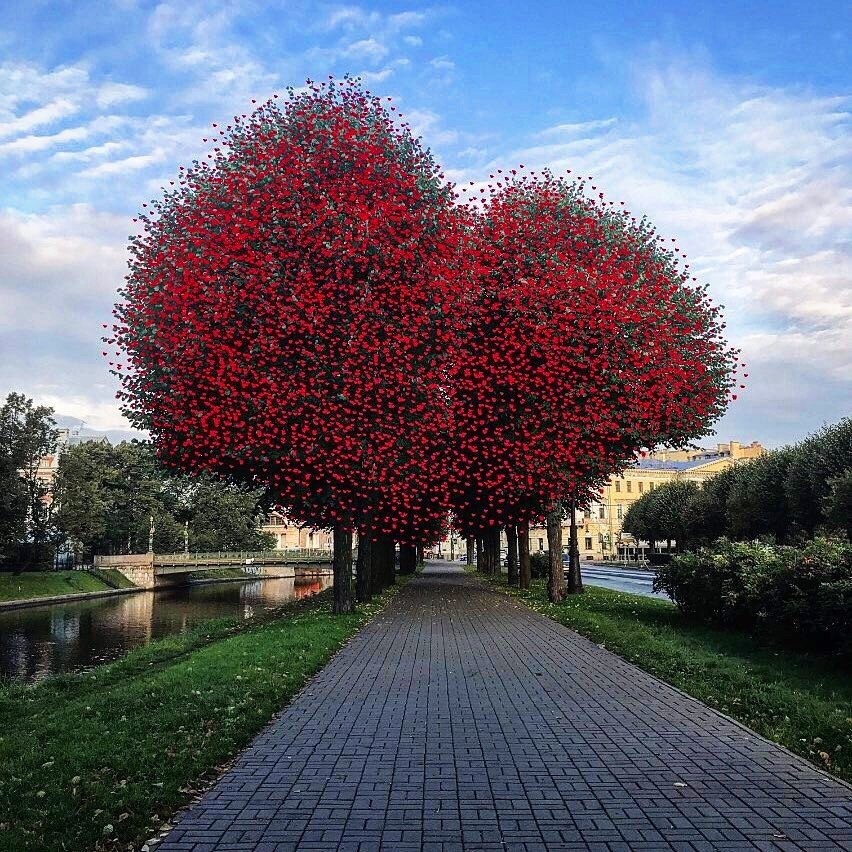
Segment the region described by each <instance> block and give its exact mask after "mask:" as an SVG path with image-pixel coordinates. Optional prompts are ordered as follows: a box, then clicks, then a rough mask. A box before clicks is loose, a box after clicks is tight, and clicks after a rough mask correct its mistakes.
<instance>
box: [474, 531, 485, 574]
mask: <svg viewBox="0 0 852 852" xmlns="http://www.w3.org/2000/svg"><path fill="white" fill-rule="evenodd" d="M482 540H483V539H482V536H481V535H478V536H477V537H476V570H477V571H479V572H480V573H481V574H484V573H485V547H484V546H483V543H482Z"/></svg>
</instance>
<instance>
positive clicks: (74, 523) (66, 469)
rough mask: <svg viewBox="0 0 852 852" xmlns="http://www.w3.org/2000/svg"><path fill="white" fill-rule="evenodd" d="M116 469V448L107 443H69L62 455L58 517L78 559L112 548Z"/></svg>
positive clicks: (57, 487) (56, 487) (56, 493)
mask: <svg viewBox="0 0 852 852" xmlns="http://www.w3.org/2000/svg"><path fill="white" fill-rule="evenodd" d="M117 473H118V471H117V467H116V459H115V449H114V448H113V447H111V446H110V445H109V444H107V443H101V442H95V441H86V442H84V443H82V444H77V445H76V446H73V447H69V448H68V449H66V450H65V451H64V452H63V453H62V456H61V457H60V459H59V469H58V470H57V473H56V480H55V482H54V496H53V499H54V504H55V506H56V511H55V521H56V526H57V529H58V530H59V531H60V532H61V533H62V534H63V535H64V536H65V537H66V538H67V539H68V541H69V543H70V544H71V546H72V548H73V550H74V554H75V557H76V558H77V559H78V560H80V559H85V558H86V556H88V555H91V554H94V553H106V552H109V551H110V550H112V549H113V548H112V547H111V546H110V535H109V532H110V520H111V517H110V513H111V497H112V492H111V487H110V486H111V484H112V482H113V481H114V480H115V478H116V477H117Z"/></svg>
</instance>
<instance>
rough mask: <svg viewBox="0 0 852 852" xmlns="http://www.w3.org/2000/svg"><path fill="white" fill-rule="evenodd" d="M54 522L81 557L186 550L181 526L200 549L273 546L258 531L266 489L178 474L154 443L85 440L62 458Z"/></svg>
mask: <svg viewBox="0 0 852 852" xmlns="http://www.w3.org/2000/svg"><path fill="white" fill-rule="evenodd" d="M56 484H57V488H56V502H57V505H58V510H57V513H56V522H57V525H58V527H59V529H60V530H61V531H62V532H63V533H65V535H66V536H68V538H70V539H71V541H72V542H73V543H74V545H75V550H76V551H77V552H78V553H85V554H94V553H131V552H134V553H138V552H144V551H146V550H147V549H148V542H149V537H150V531H151V517H152V516H153V518H154V549H155V551H157V552H159V553H163V552H174V551H180V550H183V547H184V524H186V525H187V527H188V530H189V535H190V537H189V546H190V549H192V550H197V551H228V550H264V549H268V548H269V547H270V546H271V545H272V542H271V540H270V536H269V535H268V534H265V533H262V532H260V531H259V530H258V529H257V525H258V522H259V521H260V519H261V517H262V514H263V512H262V510H261V509H262V507H261V504H262V502H263V496H264V495H263V492H261V491H258V490H253V491H248V490H246V489H244V488H241V487H239V486H236V485H234V484H232V483H225V482H221V481H219V480H217V479H215V478H214V477H212V476H210V475H206V474H205V475H202V476H200V477H189V476H175V475H174V474H173V473H172V472H171V471H169V470H167V469H166V468H164V467H163V466H162V465H161V464H160V463H159V462H158V461H157V459H156V456H155V454H154V451H153V448H152V447H151V445H150V444H148V443H144V442H138V441H134V442H131V443H127V442H125V443H121V444H118V445H117V446H110V445H109V444H105V443H97V442H92V441H88V442H85V443H82V444H78V445H77V446H75V447H71V448H69V449H68V450H67V451H66V452H64V453H63V454H62V457H61V458H60V461H59V471H58V473H57V477H56Z"/></svg>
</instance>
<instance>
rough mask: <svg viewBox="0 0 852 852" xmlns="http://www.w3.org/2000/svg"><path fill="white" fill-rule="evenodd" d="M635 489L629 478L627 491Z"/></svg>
mask: <svg viewBox="0 0 852 852" xmlns="http://www.w3.org/2000/svg"><path fill="white" fill-rule="evenodd" d="M632 490H633V483H632V482H631V481H630V480H629V479H628V480H627V493H628V494H629V493H630V492H631V491H632Z"/></svg>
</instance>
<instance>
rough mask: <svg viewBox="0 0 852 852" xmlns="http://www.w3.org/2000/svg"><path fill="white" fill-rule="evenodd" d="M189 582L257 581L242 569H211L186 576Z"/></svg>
mask: <svg viewBox="0 0 852 852" xmlns="http://www.w3.org/2000/svg"><path fill="white" fill-rule="evenodd" d="M184 576H185V578H186V579H189V580H256V579H258V578H257V577H254V576H252V575H251V574H246V572H245V571H243V569H242V568H211V569H210V570H208V571H193V572H192V573H190V574H186V575H184Z"/></svg>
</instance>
